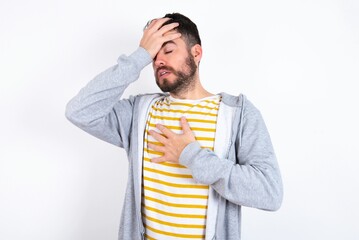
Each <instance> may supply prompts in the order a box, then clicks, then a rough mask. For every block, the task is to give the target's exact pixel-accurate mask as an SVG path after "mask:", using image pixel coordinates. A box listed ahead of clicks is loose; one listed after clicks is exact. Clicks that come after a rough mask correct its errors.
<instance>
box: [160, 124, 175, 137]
mask: <svg viewBox="0 0 359 240" xmlns="http://www.w3.org/2000/svg"><path fill="white" fill-rule="evenodd" d="M156 128H157V129H158V130H160V131H161V132H162V133H163V134H164V135H165V136H166V137H167V138H168V137H171V136H173V134H175V133H174V132H172V131H171V130H169V129H168V128H166V127H165V126H163V125H162V124H156Z"/></svg>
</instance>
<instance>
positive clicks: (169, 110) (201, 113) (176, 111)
mask: <svg viewBox="0 0 359 240" xmlns="http://www.w3.org/2000/svg"><path fill="white" fill-rule="evenodd" d="M152 108H153V110H155V111H159V112H173V113H188V114H200V115H208V116H214V117H216V116H217V114H216V113H208V112H198V111H183V110H172V109H160V108H155V107H152Z"/></svg>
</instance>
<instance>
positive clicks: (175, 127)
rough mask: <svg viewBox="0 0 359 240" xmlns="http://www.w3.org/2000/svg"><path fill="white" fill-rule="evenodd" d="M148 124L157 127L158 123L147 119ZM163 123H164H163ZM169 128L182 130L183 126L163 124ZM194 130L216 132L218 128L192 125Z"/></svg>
mask: <svg viewBox="0 0 359 240" xmlns="http://www.w3.org/2000/svg"><path fill="white" fill-rule="evenodd" d="M147 125H148V126H150V127H154V128H155V127H156V124H154V123H150V122H148V121H147ZM162 125H163V124H162ZM163 126H165V127H166V128H168V129H174V130H182V127H177V126H169V125H163ZM191 130H192V131H203V132H215V131H216V129H215V128H200V127H191Z"/></svg>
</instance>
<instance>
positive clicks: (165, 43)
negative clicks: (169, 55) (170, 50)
mask: <svg viewBox="0 0 359 240" xmlns="http://www.w3.org/2000/svg"><path fill="white" fill-rule="evenodd" d="M170 43H173V44H174V45H176V46H177V44H176V43H175V42H174V41H173V40H170V41H167V42H164V43H163V44H162V48H163V47H165V46H166V45H167V44H170Z"/></svg>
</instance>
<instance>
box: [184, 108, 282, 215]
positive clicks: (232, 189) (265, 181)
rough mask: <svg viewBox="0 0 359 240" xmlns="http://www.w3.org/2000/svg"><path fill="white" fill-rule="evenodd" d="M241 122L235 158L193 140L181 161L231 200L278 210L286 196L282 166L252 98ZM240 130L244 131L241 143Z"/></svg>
mask: <svg viewBox="0 0 359 240" xmlns="http://www.w3.org/2000/svg"><path fill="white" fill-rule="evenodd" d="M248 105H249V106H248ZM248 108H249V109H248ZM241 124H243V130H242V133H238V136H237V141H236V143H235V148H236V151H235V154H234V155H235V157H236V159H235V160H230V159H220V158H218V156H217V155H216V154H215V153H214V152H212V151H210V150H208V149H201V148H200V146H199V144H198V142H192V143H190V144H188V145H187V146H186V147H185V148H184V150H183V152H182V153H181V155H180V159H179V161H180V163H181V164H183V165H185V166H187V167H188V168H190V169H191V172H192V175H193V178H194V179H195V180H196V181H198V182H200V183H203V184H208V185H211V186H212V187H213V188H214V190H215V191H216V192H218V194H219V195H221V196H222V197H223V198H225V199H227V200H228V201H230V202H233V203H235V204H238V205H243V206H248V207H255V208H259V209H265V210H272V211H274V210H277V209H279V207H280V205H281V202H282V196H283V189H282V181H281V175H280V171H279V167H278V164H277V160H276V156H275V153H274V150H273V147H272V143H271V140H270V136H269V134H268V131H267V128H266V126H265V123H264V121H263V119H262V116H261V114H260V112H259V111H258V110H257V109H256V108H255V107H254V106H253V105H252V104H250V103H249V102H248V104H247V107H246V109H245V111H244V118H243V122H242V123H241ZM239 134H242V145H241V146H239V141H238V138H239ZM230 158H233V157H231V156H230Z"/></svg>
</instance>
